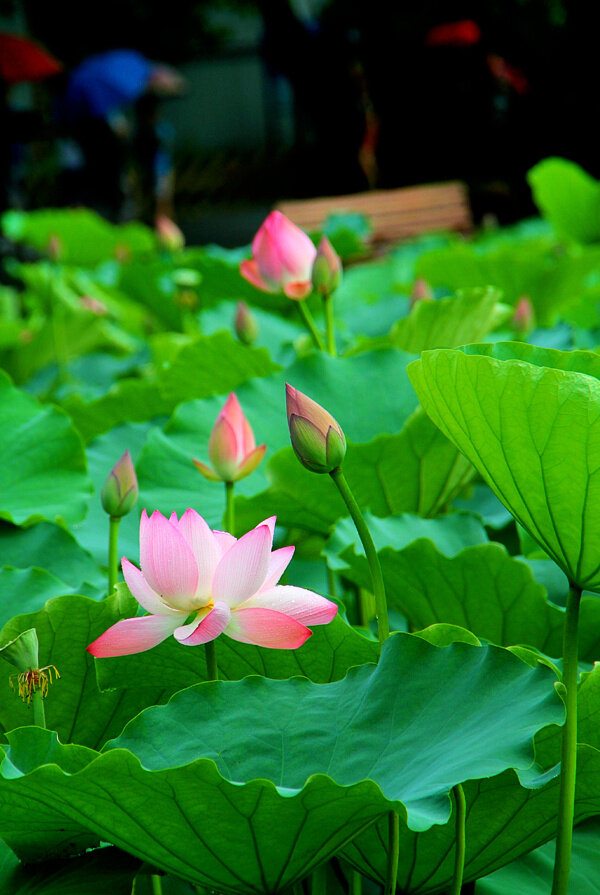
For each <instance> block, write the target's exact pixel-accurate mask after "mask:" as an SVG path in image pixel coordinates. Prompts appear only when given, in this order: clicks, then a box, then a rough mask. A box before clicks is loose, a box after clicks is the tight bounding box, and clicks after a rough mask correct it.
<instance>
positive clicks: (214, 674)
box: [204, 640, 219, 681]
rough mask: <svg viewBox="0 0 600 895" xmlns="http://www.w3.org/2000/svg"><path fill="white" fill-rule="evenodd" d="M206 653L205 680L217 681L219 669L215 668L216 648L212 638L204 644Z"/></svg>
mask: <svg viewBox="0 0 600 895" xmlns="http://www.w3.org/2000/svg"><path fill="white" fill-rule="evenodd" d="M204 651H205V653H206V680H207V681H218V680H219V669H218V668H217V648H216V645H215V641H214V640H209V641H208V643H205V644H204Z"/></svg>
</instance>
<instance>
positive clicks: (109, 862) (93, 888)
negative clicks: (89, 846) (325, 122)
mask: <svg viewBox="0 0 600 895" xmlns="http://www.w3.org/2000/svg"><path fill="white" fill-rule="evenodd" d="M139 868H140V862H139V861H138V860H136V858H133V857H132V856H131V855H128V854H126V853H125V852H122V851H120V850H119V849H118V848H114V846H109V847H106V848H100V849H95V850H94V851H92V852H89V853H88V854H85V855H82V856H81V857H77V858H68V859H63V860H60V859H58V860H54V861H48V862H46V863H42V864H31V865H29V866H23V865H22V864H21V863H20V862H19V860H18V859H17V858H16V857H15V855H14V853H13V852H12V851H11V850H10V849H9V848H8V846H7V845H4V843H3V842H2V841H0V892H4V893H5V895H82V893H84V892H85V895H106V892H108V891H110V892H111V895H131V887H132V885H133V879H134V877H135V875H136V873H137V872H138V870H139Z"/></svg>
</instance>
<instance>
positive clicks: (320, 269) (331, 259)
mask: <svg viewBox="0 0 600 895" xmlns="http://www.w3.org/2000/svg"><path fill="white" fill-rule="evenodd" d="M341 281H342V262H341V261H340V257H339V255H338V254H337V252H336V251H335V249H334V248H333V246H332V245H331V243H330V242H329V240H328V239H327V237H326V236H323V237H322V239H321V242H320V243H319V248H318V249H317V255H316V258H315V261H314V264H313V268H312V284H313V289H314V290H315V291H316V292H318V293H319V294H320V295H325V296H327V295H332V294H333V293H334V292H335V290H336V289H337V287H338V286H339V285H340V283H341Z"/></svg>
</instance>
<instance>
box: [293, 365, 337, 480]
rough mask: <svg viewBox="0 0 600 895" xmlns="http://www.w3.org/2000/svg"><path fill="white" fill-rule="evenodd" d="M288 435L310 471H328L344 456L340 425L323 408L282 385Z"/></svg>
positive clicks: (299, 456)
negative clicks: (288, 429)
mask: <svg viewBox="0 0 600 895" xmlns="http://www.w3.org/2000/svg"><path fill="white" fill-rule="evenodd" d="M285 394H286V404H287V418H288V426H289V428H290V438H291V440H292V447H293V448H294V451H295V453H296V456H297V457H298V459H299V460H300V462H301V463H302V465H303V466H306V468H307V469H310V470H311V472H331V471H332V470H334V469H337V467H338V466H340V464H341V463H342V460H343V459H344V457H345V455H346V438H345V436H344V433H343V431H342V427H341V426H340V424H339V423H338V422H337V421H336V420H335V419H334V418H333V417H332V415H331V414H330V413H328V411H327V410H325V408H324V407H321V405H320V404H317V402H316V401H313V400H312V399H311V398H308V397H307V396H306V395H303V394H302V392H299V391H298V389H297V388H292V386H291V385H288V384H287V383H286V386H285Z"/></svg>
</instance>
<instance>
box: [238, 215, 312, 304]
mask: <svg viewBox="0 0 600 895" xmlns="http://www.w3.org/2000/svg"><path fill="white" fill-rule="evenodd" d="M316 254H317V250H316V249H315V247H314V245H313V244H312V242H311V240H310V238H309V237H308V236H307V235H306V233H304V231H303V230H301V229H300V228H299V227H296V225H295V224H293V223H292V222H291V221H290V220H289V219H288V218H286V216H285V215H284V214H282V213H281V212H280V211H272V212H271V214H270V215H269V216H268V217H267V218H266V220H265V221H263V223H262V225H261V226H260V227H259V229H258V231H257V233H256V235H255V236H254V239H253V240H252V260H249V261H242V263H241V265H240V273H241V275H242V276H243V277H244V279H246V280H248V282H249V283H252V285H253V286H256V288H257V289H261V290H262V291H263V292H283V293H285V295H287V297H288V298H292V299H295V300H296V301H302V299H303V298H306V296H307V295H309V294H310V292H311V290H312V283H311V280H310V272H311V270H312V266H313V261H314V260H315V255H316Z"/></svg>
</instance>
